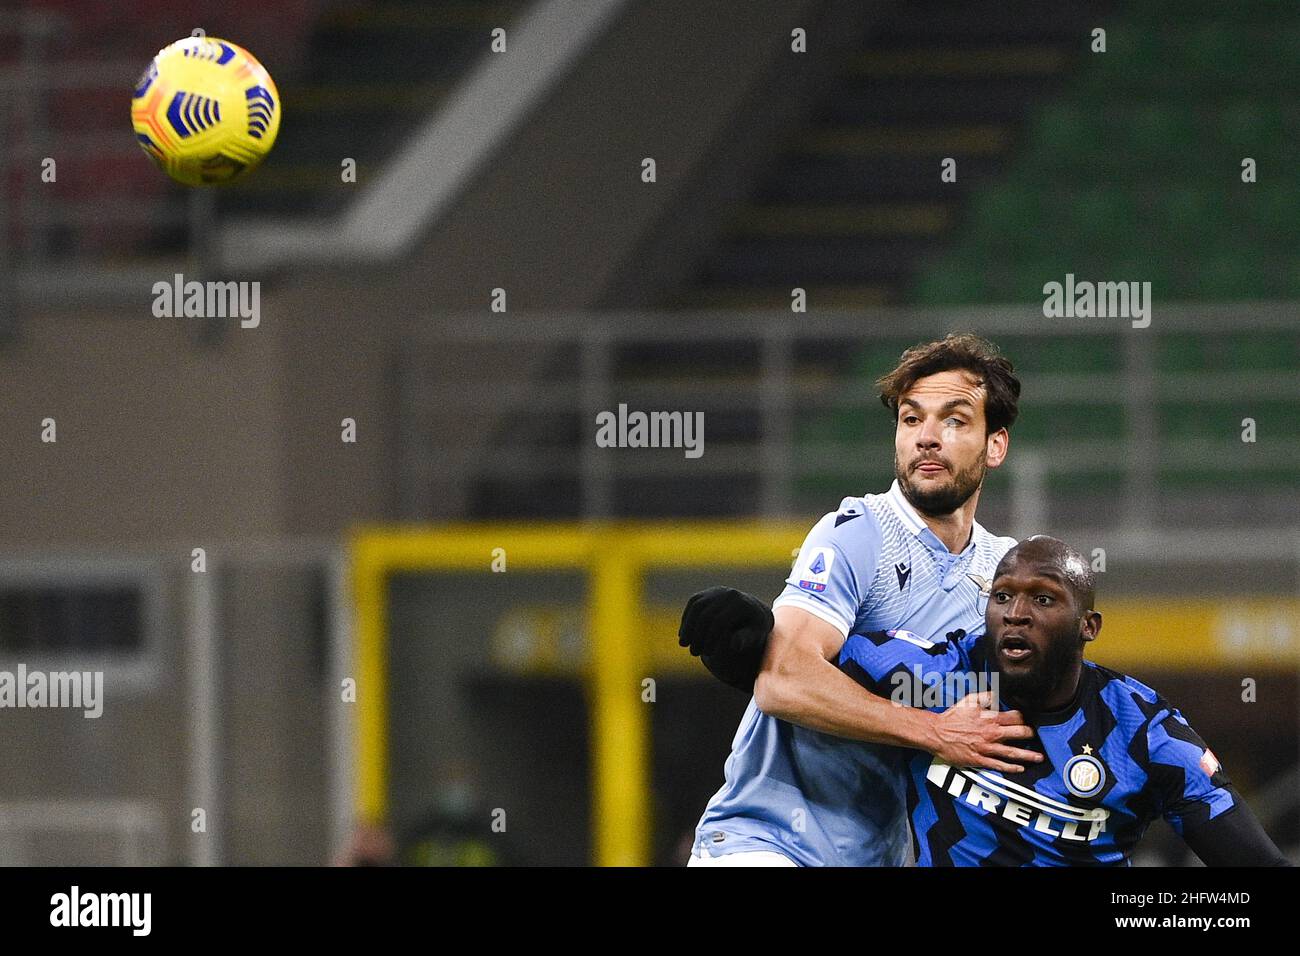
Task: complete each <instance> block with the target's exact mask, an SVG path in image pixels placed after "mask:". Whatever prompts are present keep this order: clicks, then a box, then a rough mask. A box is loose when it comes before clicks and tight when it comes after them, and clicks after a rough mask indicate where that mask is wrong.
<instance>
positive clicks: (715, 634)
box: [677, 587, 775, 694]
mask: <svg viewBox="0 0 1300 956" xmlns="http://www.w3.org/2000/svg"><path fill="white" fill-rule="evenodd" d="M773 623H775V621H774V618H773V617H772V609H771V608H769V607H768V606H767V605H766V604H764V603H763V602H762V601H760V600H759V599H758V598H756V597H754V596H753V595H752V594H746V593H745V592H744V591H737V590H736V589H735V588H724V587H716V588H709V589H708V590H705V591H700V592H698V593H696V594H692V595H691V598H690V600H688V601H687V602H686V609H685V610H684V611H682V623H681V626H680V627H679V628H678V629H677V643H678V644H680V645H681V646H682V647H685V648H689V649H690V652H691V654H692V655H693V656H695V657H698V658H699V659H700V660H701V661H703V662H704V666H705V667H707V668H708V669H709V673H711V674H712V675H713V676H714V677H716V678H717V679H718V680H720V681H722V682H723V683H724V684H729V685H730V686H732V687H734V688H736V689H737V690H740V691H744V692H745V693H746V694H752V693H753V692H754V680H755V678H757V677H758V672H759V671H760V670H761V669H762V667H763V654H764V652H765V651H766V650H767V638H768V635H769V634H771V633H772V625H773Z"/></svg>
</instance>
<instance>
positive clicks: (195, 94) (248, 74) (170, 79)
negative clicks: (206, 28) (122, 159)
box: [131, 37, 280, 186]
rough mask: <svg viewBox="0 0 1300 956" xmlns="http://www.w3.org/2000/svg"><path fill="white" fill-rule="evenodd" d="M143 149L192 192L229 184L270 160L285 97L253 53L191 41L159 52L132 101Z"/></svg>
mask: <svg viewBox="0 0 1300 956" xmlns="http://www.w3.org/2000/svg"><path fill="white" fill-rule="evenodd" d="M131 125H132V126H134V127H135V136H136V139H137V140H139V142H140V146H141V148H143V149H144V151H145V152H146V153H148V154H149V155H150V156H151V157H152V158H153V161H154V162H156V163H157V164H158V165H159V166H161V167H162V169H163V171H164V172H166V173H167V175H168V176H170V177H171V178H172V179H174V180H176V181H177V182H179V183H184V184H185V185H186V186H207V185H212V184H215V183H228V182H231V181H233V180H235V179H238V178H239V177H240V176H243V175H244V174H246V173H248V172H249V171H251V170H253V169H255V168H256V167H257V165H258V164H259V163H260V162H261V161H262V160H263V159H265V158H266V154H267V153H269V152H270V151H271V147H272V146H273V145H274V144H275V136H276V134H277V133H278V132H279V131H280V93H279V91H278V90H276V88H275V83H274V82H272V80H271V74H269V73H267V72H266V69H265V68H264V67H263V66H262V64H261V63H258V62H257V60H256V59H255V58H254V57H253V55H252V54H251V53H249V52H248V51H247V50H245V49H244V48H243V47H241V46H238V45H236V44H234V43H231V42H230V41H229V40H218V39H217V38H216V37H186V38H185V39H184V40H177V41H176V42H175V43H173V44H171V45H170V46H167V47H164V48H163V49H161V50H159V51H158V55H157V56H155V57H154V58H153V62H151V63H150V64H149V67H148V69H146V70H145V71H144V75H143V76H141V77H140V82H139V83H138V84H136V88H135V95H134V97H133V98H132V100H131Z"/></svg>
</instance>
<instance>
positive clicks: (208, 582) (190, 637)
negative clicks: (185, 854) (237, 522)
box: [185, 559, 223, 866]
mask: <svg viewBox="0 0 1300 956" xmlns="http://www.w3.org/2000/svg"><path fill="white" fill-rule="evenodd" d="M216 573H217V570H216V568H215V567H213V564H212V561H211V560H210V559H209V561H208V566H207V570H206V571H205V572H203V573H197V572H191V573H190V587H189V591H190V601H189V622H188V626H187V627H186V628H185V639H186V650H187V654H186V658H187V660H186V665H187V666H186V672H187V673H186V676H187V681H186V683H187V699H188V700H189V705H190V706H189V710H190V755H189V756H190V759H189V791H190V806H189V807H188V809H189V810H190V811H191V813H192V812H193V811H194V810H195V809H202V810H203V812H204V820H205V823H206V827H205V832H201V833H195V832H193V829H192V828H191V832H190V861H191V862H192V863H193V864H194V865H195V866H219V865H220V864H221V844H222V841H223V832H222V820H221V813H220V809H221V808H220V806H219V803H220V799H221V795H220V780H221V767H220V763H221V752H220V743H219V739H218V733H219V729H218V727H219V716H218V694H219V693H220V680H221V669H220V666H219V663H218V648H217V615H218V613H219V608H218V598H217V586H216V582H215V580H214V577H215V575H216ZM191 821H192V818H191Z"/></svg>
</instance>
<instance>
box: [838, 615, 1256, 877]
mask: <svg viewBox="0 0 1300 956" xmlns="http://www.w3.org/2000/svg"><path fill="white" fill-rule="evenodd" d="M988 658H989V654H988V653H986V642H985V641H984V639H983V637H982V635H981V636H968V635H966V634H964V633H963V632H961V631H957V632H954V633H952V634H950V635H949V636H948V637H947V638H940V639H938V640H933V641H932V640H930V639H927V638H925V637H921V636H919V635H916V634H912V633H910V632H907V631H897V630H895V631H878V632H869V633H855V634H853V635H850V637H849V638H848V640H847V641H846V642H845V644H844V648H843V650H842V651H841V652H840V658H839V663H840V667H841V668H842V669H843V670H844V671H846V672H847V673H848V674H850V675H851V676H852V677H854V678H855V679H856V680H857V681H858V682H859V683H861V684H862V685H863V686H865V687H866V688H867V689H868V690H871V691H872V692H874V693H876V694H879V695H880V696H883V697H892V698H893V699H894V700H896V701H899V702H904V701H906V702H908V703H913V704H917V705H921V706H926V707H928V708H929V709H931V710H941V709H945V708H946V707H948V706H951V705H952V704H953V703H955V698H956V697H960V696H962V694H963V693H964V692H967V691H970V690H977V689H981V688H983V687H984V686H986V685H987V683H988V682H990V681H991V680H992V678H993V677H995V676H996V675H995V674H994V673H993V670H992V668H990V666H989V660H988ZM994 686H995V685H994ZM927 688H928V689H930V690H931V691H932V693H931V694H930V696H929V697H927V698H926V699H924V700H922V699H920V698H919V697H918V693H923V692H925V691H926V689H927ZM1026 719H1027V721H1028V722H1029V723H1030V725H1031V726H1033V727H1034V729H1035V731H1036V733H1037V738H1036V739H1035V740H1031V741H1020V742H1018V743H1017V746H1021V747H1024V748H1025V749H1029V750H1038V751H1039V752H1041V753H1043V754H1044V755H1045V756H1046V759H1045V760H1044V761H1043V762H1041V763H1039V764H1031V765H1029V766H1026V768H1025V770H1024V772H1023V773H1020V774H1014V775H1011V776H1003V775H1002V774H1000V773H998V772H997V771H992V770H973V769H966V768H959V767H950V766H948V765H947V764H945V763H943V762H942V761H940V760H939V759H938V758H936V757H933V756H932V755H930V754H928V753H920V752H917V751H910V750H909V751H904V753H906V754H907V767H908V777H909V780H908V810H909V813H910V816H911V823H912V839H913V846H914V850H915V855H916V860H917V864H918V865H920V866H1008V865H1010V866H1080V865H1092V866H1116V865H1119V866H1124V865H1127V864H1128V859H1129V856H1130V855H1131V854H1132V852H1133V849H1134V847H1135V846H1136V844H1137V842H1138V840H1140V839H1141V838H1142V834H1143V833H1144V832H1145V830H1146V828H1147V826H1148V824H1150V823H1151V821H1152V820H1154V819H1155V818H1156V817H1164V818H1165V819H1166V820H1168V821H1169V823H1170V824H1171V825H1172V826H1173V828H1174V829H1175V830H1176V831H1177V832H1178V833H1180V834H1183V835H1186V834H1187V833H1189V832H1192V831H1194V830H1195V828H1197V827H1199V826H1201V825H1203V824H1204V823H1206V822H1208V821H1209V820H1211V819H1214V818H1217V817H1219V816H1220V815H1221V814H1223V813H1225V812H1226V811H1228V810H1230V809H1232V808H1233V807H1234V806H1236V805H1237V804H1238V803H1239V801H1240V798H1239V797H1238V795H1237V794H1236V792H1235V790H1234V789H1233V787H1232V785H1231V783H1230V782H1229V780H1228V778H1227V776H1226V775H1225V774H1224V772H1223V769H1222V768H1221V767H1220V765H1219V762H1218V760H1217V759H1216V758H1215V756H1214V754H1213V753H1212V752H1211V751H1210V750H1209V748H1207V747H1206V746H1205V742H1204V741H1202V740H1201V738H1200V737H1198V736H1197V734H1196V732H1195V731H1194V730H1192V728H1191V727H1190V726H1189V725H1188V723H1187V721H1186V720H1184V719H1183V716H1182V715H1181V714H1180V713H1179V712H1178V711H1177V710H1176V709H1175V708H1174V707H1173V706H1172V705H1171V704H1170V703H1169V702H1168V701H1166V700H1165V699H1164V698H1162V697H1161V696H1160V695H1159V694H1157V693H1156V692H1155V691H1153V690H1152V689H1151V688H1150V687H1147V686H1146V685H1145V684H1142V683H1140V682H1139V681H1136V680H1134V679H1133V678H1131V677H1128V676H1126V675H1124V674H1118V673H1116V672H1114V671H1111V670H1108V669H1107V668H1105V667H1101V666H1099V665H1097V664H1094V663H1092V662H1091V661H1086V660H1085V661H1084V662H1083V670H1082V676H1081V679H1080V681H1079V686H1078V689H1077V691H1076V693H1075V695H1074V698H1073V699H1072V700H1071V701H1070V703H1068V704H1067V705H1066V706H1064V707H1062V708H1061V709H1060V710H1058V711H1055V712H1052V713H1042V714H1037V715H1033V716H1032V717H1031V716H1027V718H1026Z"/></svg>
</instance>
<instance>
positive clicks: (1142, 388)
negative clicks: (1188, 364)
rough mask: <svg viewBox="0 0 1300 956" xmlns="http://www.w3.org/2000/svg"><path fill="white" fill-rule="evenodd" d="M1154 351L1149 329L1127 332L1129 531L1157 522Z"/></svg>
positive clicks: (1126, 387) (1126, 426)
mask: <svg viewBox="0 0 1300 956" xmlns="http://www.w3.org/2000/svg"><path fill="white" fill-rule="evenodd" d="M1154 351H1155V348H1154V339H1153V333H1151V332H1150V331H1148V330H1146V329H1126V330H1125V331H1124V377H1125V392H1126V394H1125V398H1124V418H1125V430H1126V432H1127V441H1126V443H1125V444H1126V449H1125V456H1124V457H1125V460H1126V464H1127V471H1126V473H1125V484H1126V486H1127V487H1126V489H1125V491H1126V494H1125V509H1126V513H1125V522H1126V523H1127V524H1128V526H1129V527H1130V528H1150V527H1152V526H1153V524H1154V522H1155V503H1156V480H1157V474H1156V461H1157V458H1158V455H1159V448H1158V443H1159V434H1158V433H1159V428H1158V423H1157V418H1158V416H1159V412H1160V410H1159V408H1158V406H1157V404H1156V383H1155V377H1156V373H1155V357H1154Z"/></svg>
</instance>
